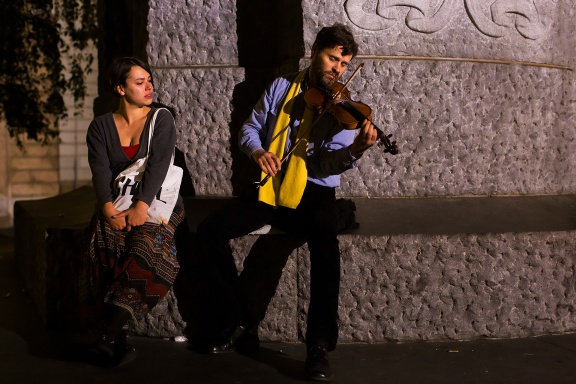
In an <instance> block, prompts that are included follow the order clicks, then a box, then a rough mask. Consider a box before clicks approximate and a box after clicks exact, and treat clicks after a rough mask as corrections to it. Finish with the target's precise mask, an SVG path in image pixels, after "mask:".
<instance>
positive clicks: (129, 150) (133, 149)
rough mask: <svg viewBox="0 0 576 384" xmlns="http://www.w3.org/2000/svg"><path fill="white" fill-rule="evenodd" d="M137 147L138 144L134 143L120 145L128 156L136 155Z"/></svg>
mask: <svg viewBox="0 0 576 384" xmlns="http://www.w3.org/2000/svg"><path fill="white" fill-rule="evenodd" d="M138 148H140V144H134V145H131V146H129V147H122V149H123V150H124V153H125V154H126V156H128V157H129V158H133V157H134V156H136V152H138Z"/></svg>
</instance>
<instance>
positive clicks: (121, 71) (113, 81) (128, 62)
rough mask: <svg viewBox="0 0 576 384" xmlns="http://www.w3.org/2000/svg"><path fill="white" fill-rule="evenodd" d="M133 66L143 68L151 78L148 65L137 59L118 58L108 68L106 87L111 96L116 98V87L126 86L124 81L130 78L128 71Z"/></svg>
mask: <svg viewBox="0 0 576 384" xmlns="http://www.w3.org/2000/svg"><path fill="white" fill-rule="evenodd" d="M135 66H138V67H141V68H143V69H144V70H145V71H146V72H148V74H149V75H150V76H152V70H151V69H150V67H149V66H148V64H146V63H145V62H144V61H142V60H140V59H139V58H137V57H131V56H127V57H118V58H116V59H114V60H113V61H112V63H111V64H110V66H109V67H108V85H109V87H110V90H111V91H112V94H114V95H115V96H118V92H117V91H116V86H118V85H126V79H128V76H130V70H131V69H132V67H135Z"/></svg>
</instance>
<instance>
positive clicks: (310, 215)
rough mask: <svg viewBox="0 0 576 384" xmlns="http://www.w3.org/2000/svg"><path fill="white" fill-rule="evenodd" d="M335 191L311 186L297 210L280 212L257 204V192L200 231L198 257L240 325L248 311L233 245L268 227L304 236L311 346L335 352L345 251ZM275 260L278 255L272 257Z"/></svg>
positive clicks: (213, 217) (233, 203) (239, 199)
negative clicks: (342, 250)
mask: <svg viewBox="0 0 576 384" xmlns="http://www.w3.org/2000/svg"><path fill="white" fill-rule="evenodd" d="M335 201H336V195H335V189H334V188H329V187H323V186H319V185H316V184H314V183H310V182H308V184H307V185H306V189H305V191H304V195H303V197H302V200H301V202H300V204H299V205H298V207H297V208H296V209H290V208H284V207H279V208H274V207H272V206H270V205H268V204H264V203H261V202H259V201H258V200H257V191H256V190H255V189H251V190H249V191H247V192H246V193H244V194H243V195H242V196H240V197H237V198H234V199H233V200H232V201H231V202H230V203H229V204H227V205H226V206H225V207H224V208H222V209H221V210H219V211H217V212H215V213H214V214H212V215H211V216H209V217H208V218H206V219H205V220H204V221H203V222H202V223H201V224H200V225H199V227H198V231H197V245H198V253H199V256H200V258H201V260H202V261H203V265H205V266H207V268H210V269H211V270H210V271H207V273H210V274H211V276H212V277H211V278H212V279H213V280H214V283H215V284H217V285H218V287H217V288H218V289H220V290H222V291H223V292H225V297H228V300H229V302H228V303H222V305H229V306H230V307H232V308H234V315H233V316H235V319H234V321H235V322H236V323H237V324H236V325H246V324H242V323H245V322H246V321H247V319H246V311H245V308H246V305H247V302H249V301H250V297H244V294H243V291H242V289H241V287H240V284H239V277H238V271H237V269H236V265H235V262H234V257H233V255H232V250H231V248H230V245H229V240H230V239H233V238H237V237H241V236H244V235H246V234H248V233H250V232H252V231H254V230H256V229H258V228H260V227H262V226H263V225H265V224H272V225H275V226H277V227H279V228H281V229H283V230H285V231H287V232H290V233H294V234H298V235H301V236H303V237H304V238H305V239H306V242H307V243H308V249H309V251H310V304H309V307H308V321H307V330H306V344H307V345H308V346H311V345H313V344H317V343H321V344H324V345H326V346H327V347H328V349H334V348H335V347H336V343H337V339H338V295H339V289H340V249H339V245H338V238H337V223H338V209H337V207H336V204H335ZM270 256H271V257H273V256H274V255H270Z"/></svg>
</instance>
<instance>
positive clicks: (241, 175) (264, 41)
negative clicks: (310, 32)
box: [229, 0, 304, 195]
mask: <svg viewBox="0 0 576 384" xmlns="http://www.w3.org/2000/svg"><path fill="white" fill-rule="evenodd" d="M236 7H237V9H236V12H237V15H236V22H237V30H236V33H237V36H238V61H239V65H240V66H241V67H243V68H244V70H245V81H243V82H242V83H240V84H237V85H236V87H235V88H234V92H233V95H232V107H233V112H232V116H231V118H230V126H229V128H230V148H231V156H232V179H231V184H232V189H233V191H232V193H233V194H234V195H238V194H240V193H241V192H242V191H243V190H244V189H245V188H247V187H248V186H250V185H251V184H252V183H253V182H254V181H257V180H258V178H259V177H260V172H259V171H258V169H257V168H256V166H255V165H254V163H253V162H252V161H251V160H250V159H249V158H248V157H247V156H245V155H244V154H243V153H241V152H240V150H239V149H238V132H239V130H240V128H241V126H242V124H243V123H244V121H245V120H246V119H247V118H248V116H249V115H250V112H251V110H252V108H253V107H254V105H255V104H256V102H257V101H258V99H259V98H260V95H261V94H262V92H263V91H264V89H265V87H266V86H267V85H268V84H269V83H270V82H271V81H272V80H273V79H274V78H275V77H276V76H278V75H280V73H279V70H278V69H279V68H287V71H288V72H292V71H298V69H299V68H298V65H299V60H300V59H301V58H302V57H303V55H304V36H303V20H302V5H301V2H300V1H297V0H279V1H269V0H237V2H236Z"/></svg>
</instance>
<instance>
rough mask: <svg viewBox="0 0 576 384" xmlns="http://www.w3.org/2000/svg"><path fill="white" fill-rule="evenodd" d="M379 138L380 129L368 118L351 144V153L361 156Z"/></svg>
mask: <svg viewBox="0 0 576 384" xmlns="http://www.w3.org/2000/svg"><path fill="white" fill-rule="evenodd" d="M377 139H378V131H376V128H374V125H373V124H372V122H370V120H368V119H366V120H364V121H363V122H362V127H360V131H359V133H358V135H356V138H354V142H353V143H352V145H350V153H351V154H352V156H354V157H360V156H362V154H363V153H364V151H366V150H367V149H368V148H370V147H371V146H373V145H374V144H375V143H376V140H377Z"/></svg>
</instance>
